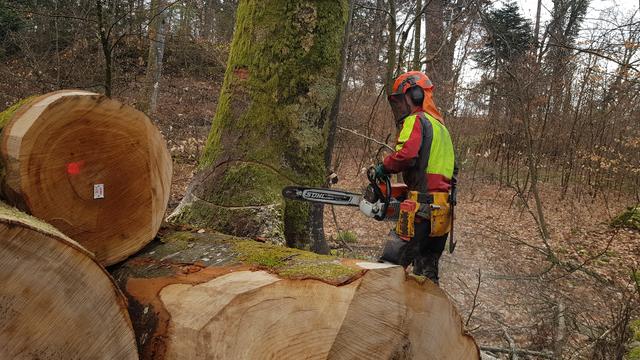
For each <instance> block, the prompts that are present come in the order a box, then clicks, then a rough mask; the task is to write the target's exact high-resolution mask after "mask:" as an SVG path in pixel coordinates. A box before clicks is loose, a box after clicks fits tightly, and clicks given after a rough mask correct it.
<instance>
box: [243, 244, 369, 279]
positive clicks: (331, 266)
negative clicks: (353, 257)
mask: <svg viewBox="0 0 640 360" xmlns="http://www.w3.org/2000/svg"><path fill="white" fill-rule="evenodd" d="M233 248H234V251H235V252H237V254H238V259H239V260H241V261H242V262H244V263H247V264H252V265H256V266H258V267H260V268H264V269H266V270H268V271H272V272H275V273H276V274H278V275H280V276H282V277H288V278H294V279H301V278H313V279H318V280H324V281H329V282H342V281H344V280H347V279H349V278H351V277H353V276H355V275H356V274H358V273H359V271H358V270H357V269H354V268H351V267H348V266H345V265H342V264H340V263H338V262H337V258H335V257H333V256H327V255H318V254H314V253H311V252H308V251H303V250H298V249H292V248H286V247H281V246H275V245H269V244H262V243H258V242H255V241H250V240H246V241H238V242H236V243H235V244H234V246H233Z"/></svg>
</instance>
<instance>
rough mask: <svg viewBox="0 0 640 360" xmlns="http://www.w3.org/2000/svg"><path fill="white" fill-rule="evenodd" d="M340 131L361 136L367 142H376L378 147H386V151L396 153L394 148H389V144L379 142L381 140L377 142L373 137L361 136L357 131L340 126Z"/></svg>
mask: <svg viewBox="0 0 640 360" xmlns="http://www.w3.org/2000/svg"><path fill="white" fill-rule="evenodd" d="M338 129H340V130H342V131H346V132H350V133H352V134H353V135H356V136H360V137H362V138H364V139H367V140H369V141H371V142H374V143H376V144H378V145H380V146H384V147H385V148H386V149H389V150H391V151H394V150H393V148H392V147H391V146H389V145H387V144H385V143H383V142H382V141H379V140H376V139H374V138H372V137H369V136H366V135H363V134H360V133H359V132H357V131H355V130H351V129H347V128H344V127H342V126H338Z"/></svg>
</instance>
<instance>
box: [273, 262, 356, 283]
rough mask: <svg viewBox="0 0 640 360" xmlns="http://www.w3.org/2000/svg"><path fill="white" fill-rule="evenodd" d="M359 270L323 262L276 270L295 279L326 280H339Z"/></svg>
mask: <svg viewBox="0 0 640 360" xmlns="http://www.w3.org/2000/svg"><path fill="white" fill-rule="evenodd" d="M358 272H359V271H358V270H356V269H353V268H350V267H347V266H344V265H340V264H335V263H323V264H314V263H311V264H297V265H294V266H291V267H288V268H286V269H283V270H281V271H279V272H278V274H279V275H281V276H286V277H290V278H295V279H306V278H313V279H324V280H328V281H339V280H341V279H344V278H351V277H352V276H354V275H356V274H357V273H358Z"/></svg>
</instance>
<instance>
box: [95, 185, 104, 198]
mask: <svg viewBox="0 0 640 360" xmlns="http://www.w3.org/2000/svg"><path fill="white" fill-rule="evenodd" d="M93 198H94V199H104V184H93Z"/></svg>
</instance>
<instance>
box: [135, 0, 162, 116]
mask: <svg viewBox="0 0 640 360" xmlns="http://www.w3.org/2000/svg"><path fill="white" fill-rule="evenodd" d="M163 10H164V2H163V1H161V0H152V1H151V12H150V18H151V19H152V20H151V25H150V26H149V56H148V59H147V73H146V78H145V82H144V90H143V91H142V93H141V98H140V101H139V103H140V106H139V109H140V110H141V111H143V112H145V113H147V114H154V113H155V112H156V108H157V105H158V93H159V91H160V75H161V74H162V59H163V57H164V40H165V18H166V14H165V11H163Z"/></svg>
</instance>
